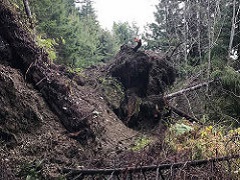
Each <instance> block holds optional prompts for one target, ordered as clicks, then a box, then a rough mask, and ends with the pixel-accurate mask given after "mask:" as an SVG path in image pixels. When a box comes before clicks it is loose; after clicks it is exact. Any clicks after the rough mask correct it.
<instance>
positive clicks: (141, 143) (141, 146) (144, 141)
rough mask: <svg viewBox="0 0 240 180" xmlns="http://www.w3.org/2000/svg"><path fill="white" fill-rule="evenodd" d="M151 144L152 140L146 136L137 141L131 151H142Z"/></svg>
mask: <svg viewBox="0 0 240 180" xmlns="http://www.w3.org/2000/svg"><path fill="white" fill-rule="evenodd" d="M150 143H151V140H150V139H149V138H148V137H146V136H142V137H139V138H138V139H137V140H136V141H135V143H134V146H133V147H131V150H133V151H140V150H142V149H144V148H145V147H146V146H148V145H149V144H150Z"/></svg>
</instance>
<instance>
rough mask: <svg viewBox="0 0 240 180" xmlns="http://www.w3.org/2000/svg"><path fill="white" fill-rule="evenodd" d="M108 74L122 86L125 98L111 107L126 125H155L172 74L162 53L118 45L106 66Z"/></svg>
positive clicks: (173, 74)
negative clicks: (117, 105) (111, 59)
mask: <svg viewBox="0 0 240 180" xmlns="http://www.w3.org/2000/svg"><path fill="white" fill-rule="evenodd" d="M108 69H109V73H110V75H111V76H113V77H114V78H116V79H117V80H119V82H120V83H121V84H122V85H123V89H124V94H125V97H124V98H123V100H122V101H121V103H120V105H119V108H118V109H117V110H115V112H116V113H117V115H118V117H119V118H120V119H121V120H123V121H124V122H125V123H126V124H127V125H128V126H130V127H136V126H138V125H139V124H142V123H145V122H147V123H148V125H150V126H151V125H152V124H156V123H157V122H158V121H159V119H161V118H163V117H164V115H165V114H166V113H167V112H166V111H165V102H164V99H163V94H164V91H165V90H166V88H167V87H168V86H170V85H172V84H173V82H174V80H175V77H176V74H175V70H174V68H173V66H172V65H171V64H170V62H169V61H168V59H167V58H166V57H165V56H164V55H162V54H156V53H154V52H152V51H138V52H134V51H133V49H132V48H131V47H129V46H127V45H124V46H122V47H121V50H120V52H119V53H118V54H117V55H116V57H115V59H114V62H113V63H111V64H110V65H109V66H108Z"/></svg>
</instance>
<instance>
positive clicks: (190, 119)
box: [168, 105, 202, 124]
mask: <svg viewBox="0 0 240 180" xmlns="http://www.w3.org/2000/svg"><path fill="white" fill-rule="evenodd" d="M168 106H169V108H170V109H171V110H172V111H173V112H175V113H176V114H177V115H179V116H181V117H184V118H186V119H187V120H188V121H190V122H197V123H199V124H202V123H201V122H200V121H199V120H198V119H196V118H194V117H192V116H190V115H189V114H187V113H185V112H183V111H181V110H180V109H178V108H176V107H173V106H171V105H168Z"/></svg>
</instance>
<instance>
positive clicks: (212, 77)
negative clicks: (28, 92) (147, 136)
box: [11, 0, 240, 126]
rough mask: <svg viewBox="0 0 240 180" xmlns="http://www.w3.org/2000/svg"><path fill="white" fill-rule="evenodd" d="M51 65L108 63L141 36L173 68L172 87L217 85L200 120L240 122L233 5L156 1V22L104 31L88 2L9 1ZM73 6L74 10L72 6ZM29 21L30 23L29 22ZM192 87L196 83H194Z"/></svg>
mask: <svg viewBox="0 0 240 180" xmlns="http://www.w3.org/2000/svg"><path fill="white" fill-rule="evenodd" d="M11 1H12V3H13V4H14V7H15V8H16V9H17V10H18V11H19V10H20V11H19V12H21V14H20V15H21V16H23V17H25V20H26V22H25V23H26V24H27V25H28V26H29V28H30V29H32V31H34V33H35V34H36V41H37V43H38V44H39V45H40V46H42V47H43V48H45V49H46V50H47V51H48V54H49V56H50V58H51V59H52V61H54V62H55V63H57V64H64V65H66V66H68V67H69V69H71V70H73V71H81V69H82V68H85V67H88V66H91V65H98V64H100V63H105V62H108V61H110V60H111V59H112V58H113V56H114V55H115V54H116V53H117V51H118V50H119V48H120V46H121V45H123V44H130V45H132V44H133V43H134V42H133V38H134V37H138V36H141V37H142V39H143V41H144V42H145V43H144V47H143V49H145V50H152V51H155V52H159V53H165V54H167V55H168V56H170V59H169V61H170V62H171V63H172V64H173V66H174V67H175V68H176V69H177V72H178V80H177V82H176V85H175V87H178V89H179V88H185V87H187V86H189V85H193V84H194V83H195V84H196V82H197V83H202V82H207V83H209V82H213V81H215V82H218V83H220V85H221V86H219V84H218V85H217V86H215V87H213V89H211V91H210V90H209V86H207V88H206V94H205V95H206V96H207V98H206V101H209V102H210V101H211V103H208V104H211V105H208V106H205V107H204V108H205V110H206V111H205V113H204V114H202V117H208V118H209V119H211V120H214V121H215V120H216V121H217V122H224V123H226V122H227V124H230V125H234V126H236V125H238V124H239V117H240V109H239V107H240V101H239V98H240V75H239V68H240V64H239V58H240V56H239V52H240V3H239V2H238V1H236V0H225V1H222V0H207V1H205V0H196V1H189V0H178V1H171V0H159V3H158V5H156V11H155V12H153V13H154V17H155V22H153V23H151V24H148V25H146V27H145V32H143V33H142V34H139V27H137V25H136V24H134V23H132V24H130V23H129V22H114V23H113V27H112V30H111V31H110V30H106V29H103V28H102V27H101V26H100V23H99V21H98V20H97V14H96V11H95V9H94V6H93V4H94V1H92V0H82V1H76V0H53V1H50V0H42V1H36V0H32V1H30V2H29V7H30V9H31V13H32V14H31V16H29V14H27V13H24V11H25V8H24V2H26V0H25V1H22V0H11ZM76 4H77V6H76ZM29 18H30V19H29ZM193 82H194V83H193Z"/></svg>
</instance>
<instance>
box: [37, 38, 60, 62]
mask: <svg viewBox="0 0 240 180" xmlns="http://www.w3.org/2000/svg"><path fill="white" fill-rule="evenodd" d="M36 41H37V43H38V45H39V46H40V47H42V48H44V49H45V50H46V51H47V53H48V55H49V58H50V59H51V60H55V59H56V58H57V55H56V51H55V48H54V46H56V45H57V43H56V41H55V40H54V39H49V38H48V39H44V38H42V36H40V35H38V36H37V38H36Z"/></svg>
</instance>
